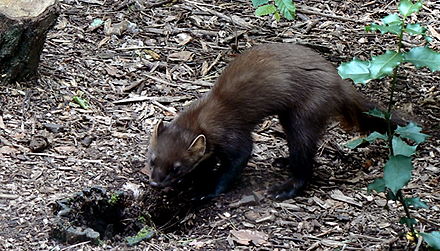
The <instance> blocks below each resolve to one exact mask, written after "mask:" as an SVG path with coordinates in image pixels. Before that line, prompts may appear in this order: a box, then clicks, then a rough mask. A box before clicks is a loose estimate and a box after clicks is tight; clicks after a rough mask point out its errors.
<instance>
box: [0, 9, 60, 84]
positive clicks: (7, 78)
mask: <svg viewBox="0 0 440 251" xmlns="http://www.w3.org/2000/svg"><path fill="white" fill-rule="evenodd" d="M58 14H59V5H58V1H57V0H0V84H6V83H11V82H14V81H21V80H26V79H28V78H29V77H32V76H34V75H35V74H36V71H37V68H38V63H39V61H40V54H41V51H42V50H43V45H44V42H45V40H46V35H47V32H48V31H49V29H50V28H51V27H52V26H53V25H54V24H55V21H56V19H57V17H58Z"/></svg>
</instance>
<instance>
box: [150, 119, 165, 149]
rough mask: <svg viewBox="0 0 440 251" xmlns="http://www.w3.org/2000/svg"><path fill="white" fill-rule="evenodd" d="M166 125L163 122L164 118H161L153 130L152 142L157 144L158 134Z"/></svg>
mask: <svg viewBox="0 0 440 251" xmlns="http://www.w3.org/2000/svg"><path fill="white" fill-rule="evenodd" d="M164 128H165V125H164V124H163V120H162V119H161V120H159V122H158V123H157V124H156V125H155V126H154V128H153V132H152V134H151V144H152V145H155V144H156V142H157V136H159V134H160V133H161V132H162V131H163V129H164Z"/></svg>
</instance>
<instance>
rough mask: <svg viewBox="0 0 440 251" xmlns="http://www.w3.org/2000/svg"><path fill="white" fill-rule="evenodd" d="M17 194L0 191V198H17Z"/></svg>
mask: <svg viewBox="0 0 440 251" xmlns="http://www.w3.org/2000/svg"><path fill="white" fill-rule="evenodd" d="M18 197H20V196H18V195H16V194H6V193H0V199H6V200H15V199H17V198H18Z"/></svg>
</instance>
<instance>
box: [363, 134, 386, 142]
mask: <svg viewBox="0 0 440 251" xmlns="http://www.w3.org/2000/svg"><path fill="white" fill-rule="evenodd" d="M377 139H383V140H387V139H388V136H387V135H386V134H382V133H378V132H372V133H370V135H368V137H367V138H366V139H365V140H366V141H368V142H372V141H375V140H377Z"/></svg>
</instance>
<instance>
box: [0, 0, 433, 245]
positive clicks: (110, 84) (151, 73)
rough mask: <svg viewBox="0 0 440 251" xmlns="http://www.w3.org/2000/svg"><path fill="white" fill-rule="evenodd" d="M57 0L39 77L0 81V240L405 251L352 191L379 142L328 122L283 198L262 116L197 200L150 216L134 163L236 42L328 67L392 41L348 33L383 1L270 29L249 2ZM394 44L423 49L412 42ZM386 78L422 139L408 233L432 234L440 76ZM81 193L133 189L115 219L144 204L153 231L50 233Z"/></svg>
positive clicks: (309, 14) (327, 6) (368, 201)
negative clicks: (238, 154) (225, 176)
mask: <svg viewBox="0 0 440 251" xmlns="http://www.w3.org/2000/svg"><path fill="white" fill-rule="evenodd" d="M60 2H61V3H60V5H61V15H60V16H59V18H58V22H57V24H56V26H55V27H54V29H53V30H52V31H51V32H49V34H48V38H47V42H46V46H45V48H44V51H43V53H42V56H41V64H40V69H39V74H38V76H37V77H36V78H35V79H34V80H31V81H29V82H25V83H16V84H11V85H7V86H0V106H1V109H0V142H1V143H0V158H1V161H0V177H1V178H0V249H2V250H38V249H44V250H77V249H78V250H79V249H80V250H103V249H114V250H130V249H133V250H141V249H147V250H171V249H174V250H193V249H201V250H207V249H208V250H209V249H211V250H229V249H246V250H247V249H251V250H408V249H414V248H416V243H413V242H410V241H408V240H407V238H405V234H406V233H407V232H408V229H407V228H406V227H404V226H402V225H401V224H398V223H397V222H398V221H399V218H400V217H402V216H404V212H403V210H402V208H401V207H400V206H399V205H398V204H396V203H393V202H391V201H387V200H386V197H385V196H384V194H382V193H379V194H377V193H372V194H368V193H367V189H366V187H367V185H368V184H369V183H371V182H372V181H373V180H374V179H375V178H377V177H380V175H381V173H382V166H383V164H384V161H385V159H386V155H387V151H386V150H385V149H384V148H383V145H382V144H380V143H378V144H373V145H370V146H368V147H362V148H359V149H356V150H349V149H347V148H345V147H343V144H344V143H346V142H348V141H349V140H351V139H353V138H355V137H357V136H359V135H358V134H356V133H353V132H350V133H347V132H345V131H343V130H342V129H341V128H340V127H339V124H338V123H337V122H332V123H330V124H329V126H328V129H327V130H326V133H325V135H324V137H323V138H322V140H321V142H320V144H319V150H318V153H317V156H316V168H315V173H314V177H313V182H312V184H311V185H310V186H309V187H308V189H307V191H305V193H304V194H302V195H301V196H298V197H296V198H294V199H290V200H287V201H283V202H279V201H274V200H272V199H270V198H268V197H267V194H266V191H267V189H268V188H269V187H270V186H271V185H274V184H276V183H278V182H281V181H282V180H283V179H285V178H286V175H287V174H286V172H285V171H284V170H280V168H278V167H276V165H273V162H274V160H276V159H277V158H279V157H286V156H287V146H286V144H285V140H284V135H283V132H282V129H281V127H280V126H279V124H278V122H277V119H276V118H268V119H267V120H265V121H264V122H263V123H262V124H261V125H259V126H258V128H257V130H256V131H255V133H254V135H253V136H254V140H255V145H254V151H253V155H252V158H251V160H250V162H249V164H248V167H247V168H246V169H245V170H244V173H243V175H242V177H241V178H240V179H239V180H238V182H236V184H235V185H234V187H233V188H232V190H231V191H230V192H228V193H225V194H223V195H221V196H220V197H218V198H215V199H214V200H212V201H210V202H208V203H205V204H202V205H196V206H189V207H180V205H179V204H176V205H174V206H173V205H171V206H170V205H168V208H166V209H167V210H165V211H161V210H158V209H157V208H159V206H160V205H161V206H163V205H164V204H165V205H166V201H167V198H162V197H160V196H159V197H158V195H157V194H155V195H153V192H152V191H151V189H150V188H149V186H148V178H147V175H146V170H145V161H146V156H147V147H148V142H149V135H150V131H151V130H152V128H153V126H154V124H155V123H156V122H157V121H158V120H159V119H160V118H164V119H165V120H166V121H169V120H171V119H172V118H173V117H174V115H175V114H176V113H177V112H178V111H180V110H182V109H183V108H184V107H185V106H187V105H188V104H189V103H190V102H191V101H193V100H195V99H197V98H198V97H200V96H201V95H203V94H204V93H206V92H207V91H208V90H209V88H210V87H211V86H212V84H213V83H214V82H215V80H216V78H217V77H218V76H219V74H220V73H221V71H222V69H223V68H224V67H225V66H226V65H227V64H228V62H230V61H231V60H232V59H233V58H234V56H236V54H237V52H235V51H234V50H233V48H235V46H237V45H238V50H239V51H243V50H245V49H246V48H249V47H251V46H253V45H258V44H263V43H274V42H279V43H300V44H306V45H308V46H310V47H312V48H315V49H316V50H317V51H318V52H320V53H321V54H322V55H323V56H324V57H325V58H327V59H328V60H330V61H331V62H332V63H333V64H334V65H335V67H337V65H338V64H340V63H341V62H346V61H349V60H351V59H352V58H353V57H359V58H361V59H366V58H368V57H370V56H371V55H377V54H379V53H381V52H383V51H385V50H387V49H390V48H392V47H393V45H394V43H393V37H392V36H390V35H380V34H373V33H366V32H364V28H363V27H364V25H365V24H369V23H372V22H375V21H378V20H380V18H382V17H384V16H385V15H387V14H388V13H392V12H396V5H397V2H396V1H382V0H378V1H367V2H366V1H360V0H355V1H322V0H304V1H296V2H297V7H298V17H297V19H296V20H294V21H287V20H285V19H282V20H281V21H279V22H276V21H275V20H274V19H273V18H271V17H262V18H260V17H255V16H254V9H253V7H252V5H251V1H250V0H246V1H244V0H242V1H235V0H234V1H232V0H229V1H200V0H191V1H190V0H181V1H137V0H125V1H101V0H78V1H75V0H62V1H60ZM439 16H440V4H439V3H438V2H437V1H425V6H424V8H423V9H422V11H421V13H420V14H419V15H418V16H417V17H411V21H414V22H415V21H418V22H421V23H424V24H426V25H428V26H429V32H430V35H431V37H433V41H432V43H431V46H432V47H433V48H435V49H436V50H440V35H439V33H440V20H439V18H438V17H439ZM102 22H105V24H102ZM404 42H405V45H407V46H414V45H420V44H422V43H423V41H422V39H420V38H417V37H416V38H414V37H411V38H410V37H405V38H404ZM292 60H296V59H295V58H292ZM399 73H400V77H399V86H398V90H399V93H398V95H397V97H396V100H397V106H398V107H399V109H400V110H402V111H403V112H404V113H407V114H410V115H411V116H413V117H415V118H417V120H418V121H419V122H420V123H421V124H423V127H424V132H425V133H427V134H429V135H431V137H430V138H429V139H428V140H427V141H426V142H425V143H423V144H422V145H420V147H419V151H418V153H417V155H416V156H415V160H414V171H413V179H412V180H411V182H410V183H409V184H408V185H407V186H406V188H405V190H404V193H405V194H407V195H408V196H419V197H421V198H422V200H423V201H425V202H426V203H427V204H428V205H429V206H430V208H429V209H418V210H412V211H411V212H412V214H413V216H414V217H415V218H416V219H417V220H418V224H417V225H416V229H417V230H418V231H423V230H424V231H431V230H437V231H438V230H439V229H440V188H439V187H440V186H439V183H440V138H439V136H440V133H439V132H440V127H439V124H440V123H439V121H440V107H439V104H440V74H439V73H438V72H436V73H430V72H429V71H427V70H424V69H422V70H415V69H414V68H413V67H411V66H407V65H405V66H404V67H403V70H402V71H400V72H399ZM347 83H348V82H347ZM359 90H360V91H362V92H363V93H365V94H366V95H367V96H368V97H369V98H371V99H372V100H375V101H378V102H382V103H385V102H386V100H387V96H388V85H387V84H386V83H384V82H376V81H373V82H371V83H369V84H368V85H366V86H362V87H361V86H360V87H359ZM75 96H76V97H81V98H82V99H84V100H86V101H88V103H89V106H90V107H89V108H88V109H83V108H81V107H80V106H79V105H78V104H77V103H75V102H73V101H72V99H73V97H75ZM90 187H102V188H105V189H107V191H116V190H125V191H131V192H128V193H129V194H132V193H140V194H141V195H139V196H138V197H136V198H138V199H137V201H136V202H133V201H132V203H133V204H130V205H131V206H133V208H131V209H130V208H129V207H130V205H124V206H127V208H125V209H124V208H123V212H122V213H123V214H129V213H131V216H133V215H134V216H136V214H135V213H134V212H137V213H139V214H138V216H137V217H138V218H142V217H143V218H145V217H148V215H149V214H154V213H152V212H156V215H155V216H154V217H156V218H154V217H153V218H152V220H153V223H154V224H155V228H153V229H154V231H155V233H156V234H155V235H154V236H153V237H152V238H151V239H149V240H145V241H142V242H140V243H138V244H137V245H134V246H128V245H127V242H126V241H125V239H124V237H127V236H124V235H123V234H127V233H128V232H130V231H126V232H121V233H115V234H114V236H113V238H110V237H108V236H107V237H108V238H104V237H103V240H102V241H101V242H100V243H99V245H93V244H92V243H91V241H89V240H85V241H82V242H81V241H80V242H79V243H72V242H70V243H63V242H60V241H58V240H57V239H55V238H54V237H53V233H54V232H56V231H58V230H56V228H55V227H56V224H57V219H58V218H57V217H56V213H57V210H56V208H57V205H58V206H59V204H57V201H59V200H61V199H65V198H69V197H72V196H73V195H74V194H76V193H78V192H80V191H83V190H85V189H87V188H90ZM133 191H134V192H133ZM156 203H157V204H156ZM173 207H174V208H173ZM386 207H387V208H388V209H385V208H386ZM54 208H55V209H54ZM184 210H185V211H184ZM158 211H159V215H160V216H157V215H158V214H157V212H158ZM77 213H78V215H76V216H78V217H83V216H81V215H80V212H77ZM95 213H96V212H95ZM160 213H161V214H160ZM95 216H96V217H98V215H95ZM104 218H105V217H104ZM109 218H111V217H110V216H109ZM126 220H127V221H129V220H130V219H128V218H127V219H126ZM131 220H133V219H131ZM124 224H125V223H124ZM108 228H109V227H108V226H107V229H106V231H107V232H108V231H109V230H108ZM54 229H55V230H54ZM137 230H139V227H138V228H137V229H136V228H132V229H131V232H130V233H129V234H131V235H133V234H136V231H137ZM133 231H134V232H133ZM109 236H110V235H109ZM109 238H110V239H109Z"/></svg>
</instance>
